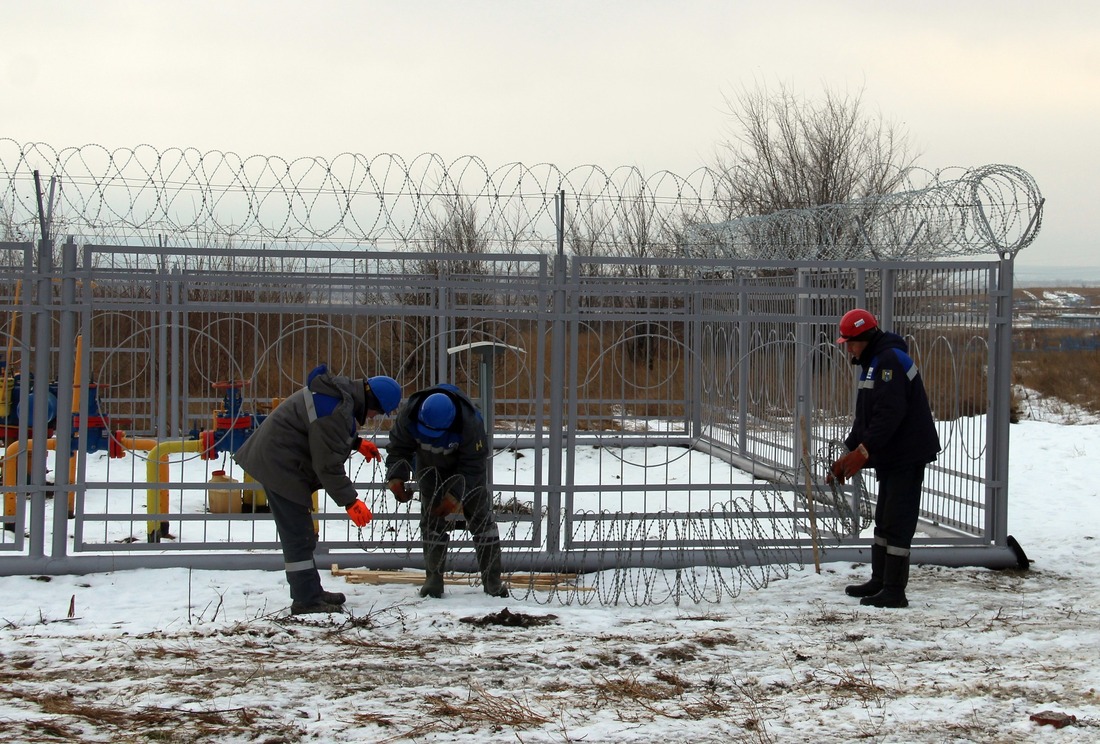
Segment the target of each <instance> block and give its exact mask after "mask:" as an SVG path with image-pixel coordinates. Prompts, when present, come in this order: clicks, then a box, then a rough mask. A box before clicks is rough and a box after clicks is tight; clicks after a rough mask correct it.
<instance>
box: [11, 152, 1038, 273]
mask: <svg viewBox="0 0 1100 744" xmlns="http://www.w3.org/2000/svg"><path fill="white" fill-rule="evenodd" d="M36 171H37V172H39V173H40V175H41V178H42V179H44V180H47V181H48V180H49V179H51V178H52V179H53V185H54V189H53V194H54V201H53V203H52V204H51V205H50V212H51V216H52V234H53V235H54V236H73V237H74V238H75V239H78V240H81V241H84V242H98V243H104V244H117V245H128V244H134V243H135V242H136V243H137V244H140V245H151V244H157V243H158V242H160V241H167V242H168V243H170V244H173V245H180V246H185V247H219V248H224V247H238V248H249V247H252V248H258V247H270V246H272V245H278V244H287V245H291V244H293V245H294V246H296V247H317V248H330V249H332V248H335V249H340V248H347V247H349V246H351V247H354V248H355V249H357V250H363V249H367V250H394V249H409V248H418V249H422V248H425V247H427V248H431V247H432V246H433V242H437V241H438V239H439V236H440V228H441V226H445V225H448V224H453V223H454V221H455V220H461V221H469V222H472V223H473V224H474V225H475V227H476V235H475V236H474V237H473V240H472V242H471V244H469V245H467V246H465V248H467V249H469V250H470V252H475V251H476V250H485V251H486V252H492V251H510V252H535V253H551V252H554V251H555V250H556V246H557V232H558V225H557V207H556V206H555V199H556V198H557V196H558V195H560V194H562V193H564V195H565V200H566V210H565V212H566V220H567V224H566V235H567V242H568V244H569V245H570V246H571V248H572V250H574V251H578V252H585V253H599V252H604V253H606V254H608V255H638V253H639V252H643V253H644V252H647V251H655V250H661V251H663V252H664V254H665V255H670V254H680V255H690V256H699V257H706V258H722V259H727V258H733V259H782V260H799V259H852V258H868V257H870V258H876V259H904V258H909V257H916V256H920V257H922V258H935V257H943V256H954V255H986V254H990V253H998V254H1001V255H1008V254H1011V255H1014V254H1015V253H1016V252H1018V251H1019V250H1021V249H1022V248H1024V247H1026V246H1027V245H1029V244H1030V243H1031V242H1032V241H1033V240H1034V239H1035V236H1036V235H1037V233H1038V231H1039V229H1040V227H1041V222H1042V205H1043V199H1042V196H1041V194H1040V192H1039V189H1038V186H1037V185H1036V183H1035V181H1034V179H1032V177H1031V176H1030V175H1029V174H1028V173H1026V172H1025V171H1023V170H1021V169H1019V168H1015V167H1012V166H1007V165H987V166H983V167H980V168H972V169H957V168H951V169H946V170H942V171H935V172H932V171H923V170H917V169H914V170H913V171H911V172H910V173H909V179H908V184H907V188H906V189H905V190H902V191H899V192H897V193H893V194H889V195H885V196H877V197H870V198H867V199H862V200H859V201H855V202H851V203H847V204H839V205H827V206H822V207H814V208H811V209H799V210H785V211H782V212H776V213H774V214H770V215H765V216H758V217H739V218H736V219H730V212H731V207H730V205H729V203H728V200H727V199H724V198H723V196H722V194H723V193H725V192H726V189H724V188H723V186H722V184H723V181H728V179H729V178H730V174H728V173H720V172H717V171H715V170H713V169H711V168H708V167H701V168H698V169H696V170H694V171H692V172H691V173H689V174H688V175H687V176H680V175H677V174H675V173H671V172H669V171H659V172H657V173H653V174H650V175H646V174H645V173H644V172H643V171H642V170H640V169H639V168H637V167H634V166H621V167H617V168H613V169H610V170H607V169H604V168H602V167H600V166H597V165H582V166H577V167H574V168H570V169H568V170H562V169H560V168H558V167H557V166H555V165H553V164H549V163H540V164H537V165H534V166H527V165H524V164H522V163H508V164H505V165H502V166H498V167H491V166H489V165H488V164H486V163H485V162H484V161H483V160H482V159H480V158H478V157H476V156H463V157H460V158H456V159H454V160H450V161H447V160H444V159H443V158H442V157H441V156H439V155H435V154H428V153H425V154H421V155H417V156H416V157H414V158H412V159H405V158H403V157H401V156H400V155H395V154H379V155H374V156H366V155H361V154H356V153H341V154H339V155H336V156H334V157H331V158H327V157H321V156H316V157H298V158H294V159H289V160H288V159H285V158H282V157H279V156H267V155H248V156H241V155H238V154H236V153H232V152H222V151H217V150H215V151H208V152H201V151H199V150H196V149H193V148H168V149H164V150H158V149H156V148H154V147H152V146H150V145H138V146H136V147H133V148H116V149H108V148H106V147H103V146H101V145H96V144H87V145H82V146H79V147H65V148H60V149H56V148H54V147H52V146H50V145H48V144H45V143H19V142H16V141H15V140H12V139H6V138H0V239H4V240H17V241H27V240H33V239H34V238H35V236H36V235H37V233H38V230H39V227H38V225H39V219H38V194H37V192H36V188H35V183H34V174H35V172H36Z"/></svg>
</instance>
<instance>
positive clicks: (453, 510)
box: [432, 491, 462, 517]
mask: <svg viewBox="0 0 1100 744" xmlns="http://www.w3.org/2000/svg"><path fill="white" fill-rule="evenodd" d="M461 513H462V502H461V501H459V500H458V499H456V498H455V497H454V494H452V493H451V492H450V491H447V492H446V493H445V494H443V498H442V499H440V500H439V504H438V505H437V506H436V507H435V508H434V509H432V514H433V515H435V516H437V517H445V516H447V515H448V514H461Z"/></svg>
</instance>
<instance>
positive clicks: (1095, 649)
mask: <svg viewBox="0 0 1100 744" xmlns="http://www.w3.org/2000/svg"><path fill="white" fill-rule="evenodd" d="M1065 413H1066V412H1065V410H1064V408H1052V407H1049V406H1045V405H1043V404H1042V403H1041V402H1040V401H1035V400H1033V401H1032V405H1030V406H1029V408H1028V409H1027V410H1026V411H1025V415H1026V416H1030V418H1029V419H1027V420H1024V421H1023V422H1021V423H1020V424H1018V425H1015V426H1013V427H1012V430H1011V434H1012V446H1011V447H1012V448H1011V501H1010V507H1009V525H1010V529H1009V532H1010V533H1011V534H1012V535H1014V536H1015V537H1016V538H1017V540H1018V541H1019V542H1020V544H1021V545H1022V546H1023V548H1024V550H1025V551H1026V552H1027V554H1028V557H1029V558H1030V559H1031V560H1032V562H1033V563H1032V568H1031V570H1030V571H1026V572H1022V571H1015V570H1012V571H990V570H987V569H981V568H943V567H938V566H915V567H914V569H913V572H912V577H911V580H910V586H909V599H910V602H911V605H910V607H909V608H908V609H905V610H878V609H874V608H866V607H862V606H860V605H859V603H858V600H855V599H852V598H849V597H847V596H845V595H844V591H843V589H844V585H845V584H847V583H850V582H853V581H862V580H863V579H864V578H865V576H866V574H867V569H866V567H865V566H862V565H853V564H849V563H826V564H823V567H822V571H821V573H820V574H818V573H815V572H814V570H813V567H812V566H808V567H806V568H804V569H801V570H798V569H792V570H790V571H789V572H787V577H786V578H782V579H772V580H771V581H769V582H768V583H767V585H766V586H765V587H764V588H762V589H759V590H756V589H752V588H751V587H748V586H745V587H744V588H743V590H742V591H741V593H740V594H739V595H738V596H737V597H736V598H735V599H732V600H731V599H726V600H725V601H723V602H721V603H716V604H690V603H684V604H681V605H680V606H675V605H674V604H672V603H664V604H659V605H651V606H642V607H631V606H601V605H599V603H595V602H594V603H590V604H571V605H568V606H563V605H560V604H555V603H552V602H540V601H537V600H517V599H508V600H504V599H492V598H489V597H487V596H485V595H484V594H482V593H481V591H480V590H479V589H478V588H476V587H466V586H450V587H448V591H447V594H446V595H445V597H444V598H443V599H442V600H423V599H420V598H419V597H418V596H417V595H416V594H415V587H414V586H412V585H409V584H388V585H381V586H373V585H367V584H346V583H345V582H344V581H343V579H342V578H340V577H327V581H326V583H327V588H329V589H332V590H339V591H343V592H345V593H347V594H348V605H347V606H348V608H349V611H350V614H348V615H342V616H341V615H334V616H326V615H319V616H302V617H298V618H292V617H288V616H287V605H288V599H287V594H286V587H285V582H284V580H283V577H282V575H281V573H279V572H263V571H240V572H237V571H224V572H218V571H187V570H183V569H172V570H144V571H126V572H117V573H110V574H96V575H91V576H62V577H52V578H50V577H27V576H13V577H0V675H2V678H3V684H2V685H0V741H13V742H15V741H18V742H46V741H51V742H52V741H58V740H77V741H86V742H99V741H102V742H111V741H153V740H155V741H179V742H194V741H210V742H215V741H216V742H265V743H268V744H276V743H277V742H298V741H321V742H382V741H417V742H581V741H583V742H588V743H591V742H647V741H661V740H663V741H690V742H719V741H721V742H731V741H732V742H761V743H762V742H795V741H798V742H810V741H812V742H849V741H875V742H946V741H951V742H969V741H973V742H1009V741H1021V740H1027V741H1059V742H1063V741H1097V740H1100V493H1098V491H1100V485H1098V481H1097V477H1096V474H1097V465H1096V462H1097V460H1098V459H1100V424H1098V423H1096V422H1095V418H1094V417H1093V418H1089V417H1087V416H1081V415H1075V416H1070V417H1069V420H1073V421H1077V422H1079V423H1078V424H1077V425H1067V424H1065V423H1063V421H1065V420H1066V416H1065ZM629 579H630V577H629V576H628V577H627V580H629ZM1048 711H1049V712H1052V713H1053V714H1062V715H1064V716H1074V717H1075V718H1076V721H1075V722H1073V723H1072V724H1071V725H1069V726H1066V727H1065V728H1056V727H1055V726H1053V725H1049V724H1044V723H1040V722H1037V721H1034V720H1032V719H1031V717H1032V716H1033V715H1036V716H1038V715H1039V714H1041V713H1044V712H1048ZM1048 717H1050V718H1051V720H1057V719H1058V716H1048ZM1039 718H1040V719H1041V720H1044V716H1039ZM1061 720H1068V719H1066V718H1063V719H1061Z"/></svg>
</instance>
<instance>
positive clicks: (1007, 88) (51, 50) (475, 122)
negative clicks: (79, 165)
mask: <svg viewBox="0 0 1100 744" xmlns="http://www.w3.org/2000/svg"><path fill="white" fill-rule="evenodd" d="M0 19H2V23H3V29H4V31H3V44H2V45H0V111H2V112H3V116H2V118H0V137H9V138H11V139H14V140H16V141H18V142H44V143H47V144H49V145H51V146H53V147H54V148H57V149H61V148H64V147H73V146H79V145H83V144H88V143H94V144H99V145H103V146H104V147H107V148H108V149H114V148H117V147H134V146H136V145H140V144H148V145H152V146H153V147H155V148H158V149H167V148H170V147H180V148H187V147H193V148H196V149H198V150H201V151H207V150H223V151H232V152H235V153H237V154H239V155H242V156H246V155H253V154H261V155H279V156H282V157H285V158H293V157H298V156H309V155H320V156H325V157H331V156H335V155H338V154H340V153H344V152H356V153H362V154H364V155H368V156H371V155H377V154H380V153H395V154H398V155H401V156H403V157H405V158H411V157H414V156H416V155H418V154H420V153H425V152H432V153H438V154H440V155H442V156H443V157H444V158H445V159H448V160H449V159H452V158H457V157H459V156H462V155H476V156H478V157H480V158H482V159H483V160H484V161H485V162H486V164H487V165H489V166H490V167H495V166H498V165H504V164H507V163H512V162H522V163H525V164H527V165H535V164H538V163H553V164H555V165H557V166H558V167H559V168H562V169H568V168H570V167H572V166H576V165H585V164H590V163H592V164H597V165H601V166H604V167H605V168H614V167H616V166H619V165H633V166H637V167H639V168H640V169H641V170H642V171H643V172H645V173H646V174H651V173H654V172H656V171H660V170H670V171H673V172H676V173H680V174H683V175H686V174H687V173H689V172H690V171H692V170H694V169H695V168H697V167H699V166H702V165H705V164H709V163H711V162H713V157H714V152H715V150H716V145H717V143H719V142H721V141H723V140H726V139H729V136H730V135H729V129H728V127H729V116H728V114H727V113H726V107H725V104H724V101H725V100H726V98H728V97H729V96H731V94H735V93H736V91H738V90H739V89H741V88H742V87H744V86H749V87H754V86H755V85H757V83H759V82H763V83H766V84H769V85H772V86H774V85H775V84H777V83H782V84H784V85H786V86H788V87H789V88H791V89H793V90H795V91H796V92H798V93H801V94H805V95H809V96H819V95H820V92H821V91H822V90H823V88H824V87H826V86H828V87H831V88H833V89H838V90H845V89H847V90H850V91H853V92H857V91H859V90H860V89H862V90H863V93H864V101H865V104H866V105H867V106H868V107H869V110H870V111H872V112H881V113H882V114H883V115H884V116H885V117H886V118H887V119H889V120H892V121H894V122H895V123H897V124H898V125H901V126H902V127H904V128H905V129H906V130H907V131H908V132H909V134H910V135H911V137H912V140H913V142H914V145H915V147H916V149H917V150H918V151H919V152H920V153H921V156H920V159H919V160H918V164H919V165H922V166H924V167H926V168H930V169H935V168H941V167H949V166H967V167H969V166H979V165H986V164H990V163H1005V164H1009V165H1014V166H1018V167H1021V168H1023V169H1025V170H1027V171H1028V172H1030V173H1031V174H1032V175H1033V176H1034V177H1035V179H1036V181H1037V182H1038V184H1039V187H1040V189H1041V190H1042V192H1043V195H1044V197H1046V199H1047V204H1046V208H1045V212H1044V223H1043V230H1042V232H1041V234H1040V236H1039V239H1038V240H1037V241H1036V242H1035V244H1033V245H1032V246H1031V247H1030V248H1028V249H1027V250H1025V251H1024V252H1023V253H1022V254H1021V256H1020V259H1019V261H1020V263H1022V264H1023V263H1028V264H1033V263H1048V262H1049V263H1053V264H1063V265H1089V266H1100V251H1098V250H1097V249H1098V247H1100V246H1098V244H1100V239H1098V238H1097V237H1096V234H1097V231H1098V227H1100V219H1098V218H1097V217H1096V216H1094V214H1095V212H1096V206H1095V204H1096V199H1097V194H1098V192H1100V189H1098V187H1097V185H1098V183H1100V146H1098V145H1097V139H1098V138H1097V133H1098V132H1100V2H1096V1H1095V0H1076V1H1067V0H1047V1H1045V2H1037V1H1034V2H1033V1H1031V0H1027V1H1024V0H931V1H929V0H924V1H922V2H920V3H911V2H900V1H899V2H894V1H892V0H891V1H886V0H883V1H881V2H871V1H870V0H868V1H866V2H856V1H855V0H849V1H835V2H830V1H828V0H816V1H812V0H806V1H798V2H794V1H791V2H785V1H784V0H770V1H768V2H757V1H756V0H754V1H753V2H748V1H742V2H734V1H733V0H728V1H726V2H718V1H717V0H715V1H712V2H706V1H704V0H668V1H667V2H656V1H654V0H629V1H627V0H616V1H615V2H600V1H599V0H583V1H582V0H557V1H556V2H519V1H513V2H504V1H503V0H501V1H499V2H482V1H475V2H471V1H468V0H467V1H465V2H459V1H458V0H450V1H449V2H444V1H443V0H416V1H411V0H410V1H404V0H403V1H401V2H398V1H397V0H392V1H387V2H377V1H374V2H366V1H363V2H351V1H349V2H326V1H325V0H312V1H310V2H304V1H302V0H297V1H294V2H291V1H289V0H288V1H282V0H278V1H277V0H262V1H261V0H246V1H238V2H235V1H233V0H218V1H217V2H213V1H204V2H187V1H186V0H181V1H179V2H172V3H169V2H153V1H152V0H150V1H147V2H135V1H129V2H126V1H123V0H97V1H96V2H77V1H76V0H73V1H70V2H66V1H63V0H36V1H35V2H33V3H30V2H25V1H24V0H0Z"/></svg>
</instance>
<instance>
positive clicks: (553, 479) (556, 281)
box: [536, 191, 577, 555]
mask: <svg viewBox="0 0 1100 744" xmlns="http://www.w3.org/2000/svg"><path fill="white" fill-rule="evenodd" d="M554 217H555V222H556V223H557V225H556V228H557V246H558V252H557V255H556V256H554V261H553V267H554V270H553V275H552V281H553V287H552V291H553V293H554V294H553V302H552V307H551V309H550V360H549V361H550V389H551V390H552V391H560V392H558V395H561V394H562V393H564V394H565V395H567V396H568V397H569V400H570V407H571V408H570V410H572V411H574V413H573V414H572V415H573V416H575V410H576V409H575V406H576V400H577V390H576V377H575V376H574V377H573V378H572V380H573V387H570V388H566V385H565V356H566V353H565V329H566V309H567V304H568V303H567V298H566V275H567V272H568V270H569V269H568V264H567V262H566V260H565V191H559V192H558V193H557V194H555V196H554ZM572 346H573V347H574V348H573V349H572V350H571V352H570V355H569V356H570V359H572V360H573V361H572V362H571V364H572V365H575V364H576V348H575V347H576V338H573V340H572ZM536 373H537V374H540V375H541V370H536ZM559 400H560V398H559ZM540 408H541V405H540ZM562 408H563V406H561V405H554V404H553V402H551V405H550V423H549V426H550V431H549V437H548V438H547V440H548V441H547V443H548V444H549V448H550V453H549V456H548V458H547V463H546V464H547V473H546V484H547V487H546V552H547V553H549V554H551V555H555V554H557V553H558V552H560V549H561V545H562V539H561V525H562V495H563V488H562V474H563V473H562V449H563V447H564V446H566V445H565V443H564V440H566V438H567V435H566V433H565V432H564V431H563V428H564V427H563V421H562ZM539 417H540V418H541V417H542V411H541V410H540V411H539ZM568 444H569V445H571V444H572V442H571V441H570V442H568ZM571 451H572V450H570V452H571ZM567 467H568V473H566V474H565V476H566V481H565V482H567V483H570V484H572V483H573V460H572V455H571V454H570V455H569V458H568V461H567Z"/></svg>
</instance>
